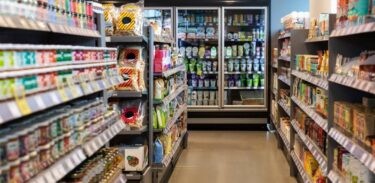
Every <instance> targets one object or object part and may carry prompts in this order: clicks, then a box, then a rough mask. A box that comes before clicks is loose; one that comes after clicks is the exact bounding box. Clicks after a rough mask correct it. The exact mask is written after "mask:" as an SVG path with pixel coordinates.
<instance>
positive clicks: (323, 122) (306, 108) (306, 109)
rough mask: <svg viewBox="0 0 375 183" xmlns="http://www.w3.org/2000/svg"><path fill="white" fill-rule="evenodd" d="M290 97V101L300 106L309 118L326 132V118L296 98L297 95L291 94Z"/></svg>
mask: <svg viewBox="0 0 375 183" xmlns="http://www.w3.org/2000/svg"><path fill="white" fill-rule="evenodd" d="M291 98H292V101H293V102H294V103H295V104H297V105H298V107H300V108H301V109H302V110H303V111H304V112H305V113H306V114H307V115H308V116H309V117H310V118H311V119H313V120H314V121H315V123H316V124H318V125H319V126H320V127H321V128H322V129H323V130H324V131H326V132H328V121H327V120H326V119H324V118H323V117H321V116H320V115H319V114H318V113H316V112H315V110H314V109H312V108H310V107H309V106H307V105H306V104H304V103H303V102H301V101H300V100H298V98H297V97H295V96H292V97H291Z"/></svg>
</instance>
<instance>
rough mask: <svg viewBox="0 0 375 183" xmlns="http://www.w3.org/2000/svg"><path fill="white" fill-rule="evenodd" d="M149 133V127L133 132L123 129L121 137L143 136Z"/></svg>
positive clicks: (145, 126)
mask: <svg viewBox="0 0 375 183" xmlns="http://www.w3.org/2000/svg"><path fill="white" fill-rule="evenodd" d="M147 131H148V125H144V126H142V127H141V128H140V129H136V130H131V129H123V130H122V131H121V132H120V133H119V135H142V134H143V133H145V132H147Z"/></svg>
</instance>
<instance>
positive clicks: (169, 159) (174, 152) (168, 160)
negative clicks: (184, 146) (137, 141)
mask: <svg viewBox="0 0 375 183" xmlns="http://www.w3.org/2000/svg"><path fill="white" fill-rule="evenodd" d="M186 133H187V131H186V130H185V131H183V132H182V133H181V136H180V137H179V139H178V140H177V141H176V142H175V143H174V144H173V148H172V151H171V152H170V153H169V154H168V155H166V156H164V158H163V160H162V163H161V164H154V165H155V166H156V167H168V165H169V164H170V163H171V162H172V160H173V159H175V158H176V156H178V153H177V152H178V150H179V149H180V148H181V143H182V140H183V139H184V138H185V135H186Z"/></svg>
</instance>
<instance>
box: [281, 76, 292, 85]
mask: <svg viewBox="0 0 375 183" xmlns="http://www.w3.org/2000/svg"><path fill="white" fill-rule="evenodd" d="M278 79H279V80H280V81H282V82H283V83H285V84H286V85H288V86H290V79H287V78H286V77H285V76H279V77H278Z"/></svg>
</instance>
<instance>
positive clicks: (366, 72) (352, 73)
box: [335, 51, 375, 82]
mask: <svg viewBox="0 0 375 183" xmlns="http://www.w3.org/2000/svg"><path fill="white" fill-rule="evenodd" d="M374 57H375V51H364V52H362V53H361V54H360V55H359V56H358V57H353V58H349V57H345V56H343V55H341V54H337V57H336V65H335V66H336V67H335V73H337V74H340V75H344V76H349V77H353V78H357V79H361V80H367V81H372V82H373V81H375V63H374V62H373V59H374Z"/></svg>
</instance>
